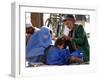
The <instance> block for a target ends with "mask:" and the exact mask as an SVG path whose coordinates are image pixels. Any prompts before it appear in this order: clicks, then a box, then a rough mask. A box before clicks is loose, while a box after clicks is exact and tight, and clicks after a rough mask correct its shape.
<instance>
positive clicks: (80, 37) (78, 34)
mask: <svg viewBox="0 0 100 80" xmlns="http://www.w3.org/2000/svg"><path fill="white" fill-rule="evenodd" d="M72 38H73V39H72V43H74V44H75V46H76V48H78V49H79V50H81V51H82V52H83V55H84V57H83V59H84V61H89V54H90V53H89V44H88V40H87V36H86V33H85V31H84V28H83V26H82V25H75V27H74V29H73V36H72Z"/></svg>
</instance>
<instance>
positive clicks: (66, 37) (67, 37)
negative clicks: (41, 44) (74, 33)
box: [64, 35, 72, 41]
mask: <svg viewBox="0 0 100 80" xmlns="http://www.w3.org/2000/svg"><path fill="white" fill-rule="evenodd" d="M64 38H65V39H66V40H69V41H72V37H70V36H65V35H64Z"/></svg>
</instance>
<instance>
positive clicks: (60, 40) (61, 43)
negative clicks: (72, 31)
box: [55, 38, 65, 49]
mask: <svg viewBox="0 0 100 80" xmlns="http://www.w3.org/2000/svg"><path fill="white" fill-rule="evenodd" d="M64 42H65V40H64V39H63V38H58V39H57V40H56V42H55V46H56V47H57V48H60V49H63V48H64Z"/></svg>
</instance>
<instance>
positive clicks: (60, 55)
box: [46, 38, 70, 65]
mask: <svg viewBox="0 0 100 80" xmlns="http://www.w3.org/2000/svg"><path fill="white" fill-rule="evenodd" d="M63 48H64V40H63V39H62V38H58V39H57V40H56V42H55V46H51V47H50V48H49V50H48V52H47V53H46V64H48V65H64V64H67V62H68V60H69V58H70V52H69V50H65V49H63Z"/></svg>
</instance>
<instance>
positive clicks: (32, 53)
mask: <svg viewBox="0 0 100 80" xmlns="http://www.w3.org/2000/svg"><path fill="white" fill-rule="evenodd" d="M51 44H52V39H51V34H50V30H49V29H48V28H46V27H42V28H41V29H40V30H39V31H37V32H36V33H34V34H32V36H31V37H30V39H29V40H28V43H27V46H26V59H27V61H28V62H40V61H41V59H42V58H43V55H44V50H45V48H47V47H48V46H49V45H51Z"/></svg>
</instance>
